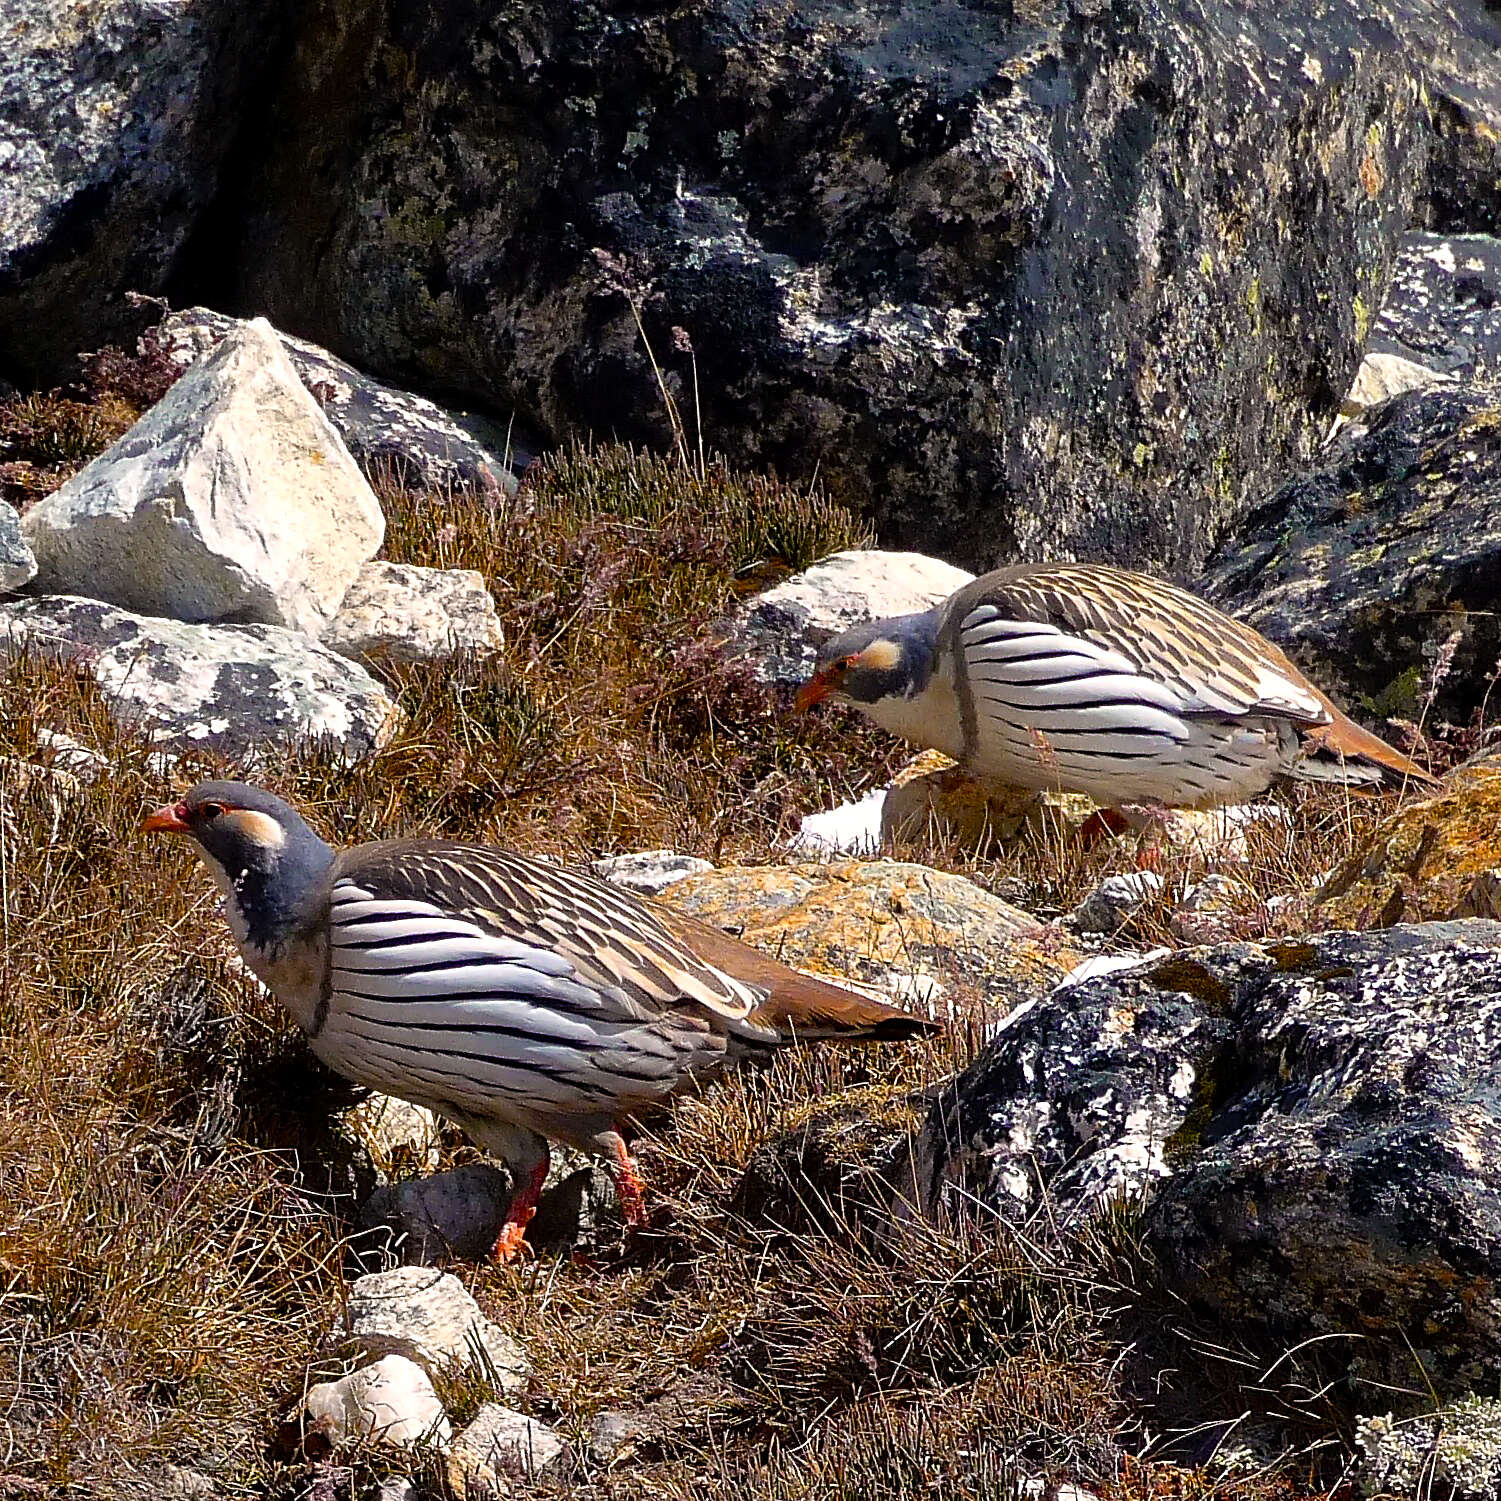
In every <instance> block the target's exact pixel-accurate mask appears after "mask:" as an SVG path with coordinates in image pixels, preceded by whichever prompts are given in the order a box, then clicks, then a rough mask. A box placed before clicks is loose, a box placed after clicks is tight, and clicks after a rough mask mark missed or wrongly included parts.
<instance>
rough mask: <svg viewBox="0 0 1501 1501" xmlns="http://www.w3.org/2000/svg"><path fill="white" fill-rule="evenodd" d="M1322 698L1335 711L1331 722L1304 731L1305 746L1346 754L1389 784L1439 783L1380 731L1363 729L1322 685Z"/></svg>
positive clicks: (1423, 786) (1424, 788)
mask: <svg viewBox="0 0 1501 1501" xmlns="http://www.w3.org/2000/svg"><path fill="white" fill-rule="evenodd" d="M1310 686H1311V685H1310ZM1314 692H1315V693H1318V696H1319V699H1320V701H1321V702H1322V703H1323V704H1324V707H1325V708H1327V709H1328V710H1329V712H1330V714H1331V715H1333V722H1332V723H1330V724H1321V725H1315V726H1314V727H1313V728H1311V729H1308V730H1305V731H1304V733H1303V745H1304V748H1305V750H1310V751H1314V752H1322V753H1323V754H1325V755H1327V756H1329V757H1330V758H1331V759H1332V760H1336V761H1337V760H1338V759H1339V758H1340V757H1343V758H1344V759H1345V760H1346V761H1349V762H1355V763H1357V764H1362V765H1365V766H1369V767H1372V768H1374V769H1375V770H1376V771H1377V772H1379V773H1380V776H1381V780H1382V782H1384V783H1385V784H1386V785H1387V786H1389V787H1401V786H1402V785H1403V784H1404V783H1405V784H1407V785H1409V786H1412V787H1414V788H1416V789H1417V790H1418V791H1420V792H1431V791H1433V790H1434V789H1436V788H1437V787H1438V786H1439V780H1438V778H1437V777H1435V776H1433V775H1431V774H1430V773H1429V772H1426V771H1424V770H1423V768H1422V767H1421V766H1419V765H1418V764H1417V762H1416V761H1413V760H1410V759H1409V758H1408V757H1407V756H1404V755H1403V754H1402V752H1401V751H1399V750H1394V749H1393V748H1392V747H1391V746H1389V745H1388V744H1387V743H1386V741H1384V740H1383V739H1381V737H1380V736H1379V735H1373V734H1371V732H1370V731H1369V730H1363V729H1361V727H1360V726H1359V725H1358V724H1356V723H1355V721H1354V720H1353V719H1351V718H1350V716H1349V715H1348V714H1346V713H1344V712H1343V711H1342V710H1340V709H1338V708H1336V707H1335V705H1334V704H1333V703H1331V702H1330V700H1329V699H1328V698H1326V697H1325V696H1324V695H1323V694H1322V693H1319V691H1318V689H1317V688H1315V689H1314Z"/></svg>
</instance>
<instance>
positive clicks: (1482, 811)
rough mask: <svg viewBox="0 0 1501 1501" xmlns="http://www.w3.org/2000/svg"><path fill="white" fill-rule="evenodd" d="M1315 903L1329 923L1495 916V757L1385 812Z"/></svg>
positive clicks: (1499, 885)
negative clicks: (1435, 791)
mask: <svg viewBox="0 0 1501 1501" xmlns="http://www.w3.org/2000/svg"><path fill="white" fill-rule="evenodd" d="M1317 902H1318V908H1317V916H1318V919H1319V923H1320V925H1321V926H1323V927H1331V928H1368V927H1371V926H1373V925H1379V926H1382V927H1389V926H1390V925H1391V924H1393V923H1399V922H1428V921H1431V920H1433V919H1436V918H1449V917H1501V757H1497V756H1489V757H1486V758H1484V759H1481V760H1478V761H1472V762H1471V763H1469V764H1468V765H1466V766H1462V767H1460V768H1459V770H1457V771H1455V772H1452V773H1451V774H1450V775H1449V777H1447V778H1446V780H1445V785H1444V790H1443V791H1442V792H1441V793H1440V794H1439V795H1438V796H1437V797H1432V798H1425V799H1424V800H1423V801H1421V802H1415V803H1412V804H1410V805H1408V806H1407V807H1404V808H1399V809H1398V810H1397V811H1396V812H1395V813H1391V814H1388V815H1387V817H1386V818H1384V819H1382V821H1381V822H1380V823H1378V824H1377V825H1376V827H1375V828H1374V829H1373V830H1372V831H1371V833H1370V835H1369V837H1368V838H1367V839H1366V840H1365V845H1364V848H1362V849H1359V850H1357V851H1356V852H1355V853H1354V854H1353V855H1351V856H1350V857H1349V858H1348V859H1346V860H1345V861H1344V862H1343V863H1341V864H1340V865H1339V866H1337V867H1336V868H1335V870H1334V871H1333V872H1332V873H1331V874H1330V875H1329V877H1328V879H1327V880H1325V882H1324V884H1323V886H1322V887H1320V888H1319V891H1318V893H1317Z"/></svg>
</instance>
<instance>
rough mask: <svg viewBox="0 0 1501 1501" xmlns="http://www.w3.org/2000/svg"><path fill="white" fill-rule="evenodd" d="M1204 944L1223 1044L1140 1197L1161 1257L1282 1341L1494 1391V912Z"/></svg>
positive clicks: (1499, 1182) (1497, 1197)
mask: <svg viewBox="0 0 1501 1501" xmlns="http://www.w3.org/2000/svg"><path fill="white" fill-rule="evenodd" d="M1193 953H1194V956H1195V957H1194V958H1192V959H1190V958H1188V957H1185V959H1184V960H1180V961H1179V963H1180V964H1189V963H1195V962H1196V963H1197V966H1198V967H1199V969H1200V971H1201V973H1200V974H1199V976H1198V977H1196V978H1192V977H1191V978H1192V983H1193V985H1194V987H1195V989H1196V990H1197V991H1198V993H1199V994H1200V995H1201V996H1202V997H1204V999H1203V1000H1202V1001H1201V1002H1200V1003H1199V1004H1200V1007H1201V1009H1202V1010H1204V1011H1205V1012H1206V1013H1208V1012H1211V1011H1212V1013H1214V1014H1216V1019H1215V1026H1216V1027H1217V1028H1223V1029H1224V1030H1225V1032H1226V1033H1227V1034H1228V1035H1227V1037H1226V1042H1227V1046H1225V1047H1224V1048H1223V1049H1222V1050H1221V1051H1220V1052H1219V1053H1218V1055H1217V1056H1216V1057H1215V1058H1213V1059H1212V1060H1210V1061H1208V1062H1207V1065H1206V1066H1204V1067H1202V1068H1201V1069H1200V1070H1199V1076H1198V1077H1197V1078H1196V1080H1195V1081H1194V1086H1193V1099H1194V1103H1195V1106H1196V1109H1195V1111H1194V1112H1193V1114H1191V1115H1188V1116H1186V1117H1185V1120H1184V1124H1183V1127H1182V1129H1181V1130H1180V1132H1179V1133H1178V1137H1177V1140H1176V1142H1175V1143H1174V1146H1175V1147H1176V1150H1177V1153H1178V1154H1179V1157H1178V1161H1179V1165H1178V1167H1177V1170H1176V1171H1175V1172H1174V1173H1173V1175H1172V1177H1171V1178H1169V1179H1168V1180H1167V1181H1166V1182H1165V1183H1164V1184H1163V1185H1162V1186H1161V1187H1160V1188H1159V1189H1158V1192H1157V1194H1156V1197H1155V1199H1154V1200H1153V1202H1152V1204H1151V1206H1150V1207H1149V1209H1148V1211H1147V1221H1146V1230H1147V1238H1148V1242H1149V1244H1150V1246H1151V1247H1152V1250H1153V1252H1154V1254H1155V1256H1156V1258H1157V1260H1158V1263H1159V1265H1160V1266H1161V1267H1162V1269H1163V1275H1164V1276H1165V1277H1166V1278H1167V1279H1168V1281H1169V1282H1170V1283H1171V1285H1172V1286H1173V1288H1174V1290H1175V1291H1176V1293H1177V1294H1178V1295H1179V1296H1182V1297H1185V1298H1187V1299H1188V1300H1189V1301H1190V1302H1191V1303H1194V1304H1197V1305H1198V1306H1200V1307H1201V1308H1206V1309H1209V1310H1212V1311H1213V1312H1215V1313H1216V1314H1218V1315H1219V1316H1220V1317H1222V1318H1223V1319H1225V1320H1226V1321H1228V1322H1229V1323H1231V1324H1232V1325H1235V1326H1238V1327H1240V1328H1241V1329H1242V1330H1247V1329H1252V1330H1256V1331H1259V1332H1260V1335H1261V1336H1262V1337H1263V1338H1265V1339H1267V1340H1269V1341H1270V1340H1276V1341H1284V1340H1305V1339H1307V1338H1308V1337H1309V1336H1310V1335H1316V1334H1325V1333H1330V1334H1337V1333H1349V1334H1354V1335H1358V1336H1361V1338H1359V1339H1358V1340H1357V1341H1355V1342H1353V1343H1351V1344H1349V1345H1348V1346H1343V1347H1341V1348H1339V1349H1333V1348H1331V1349H1330V1350H1329V1351H1328V1352H1326V1353H1327V1354H1328V1355H1329V1356H1330V1358H1331V1359H1332V1360H1333V1361H1334V1362H1335V1363H1336V1364H1337V1365H1343V1364H1345V1363H1352V1364H1353V1366H1354V1367H1355V1368H1356V1369H1358V1370H1359V1371H1360V1373H1361V1374H1362V1375H1363V1376H1364V1377H1366V1378H1367V1379H1371V1380H1376V1381H1381V1380H1386V1381H1389V1382H1391V1383H1392V1385H1393V1386H1394V1387H1398V1386H1401V1385H1403V1384H1404V1383H1405V1384H1406V1385H1407V1386H1408V1387H1412V1386H1413V1385H1414V1384H1415V1374H1416V1373H1415V1370H1414V1362H1415V1361H1416V1362H1418V1363H1420V1364H1421V1367H1422V1372H1423V1374H1422V1376H1421V1377H1416V1385H1417V1386H1418V1388H1419V1389H1423V1388H1424V1387H1426V1385H1427V1384H1428V1383H1430V1382H1431V1383H1432V1386H1433V1388H1434V1389H1436V1390H1437V1391H1438V1392H1439V1393H1440V1394H1441V1395H1448V1396H1458V1395H1461V1394H1463V1393H1464V1392H1466V1391H1469V1390H1487V1389H1490V1390H1493V1389H1494V1388H1495V1383H1496V1378H1497V1375H1498V1373H1501V1160H1498V1158H1497V1156H1496V1153H1495V1150H1494V1145H1495V1142H1496V1140H1497V1138H1498V1135H1501V1105H1498V1101H1501V924H1497V923H1494V922H1481V921H1467V922H1456V923H1428V924H1420V925H1415V926H1411V927H1399V928H1392V929H1389V930H1386V931H1383V932H1378V933H1363V934H1348V933H1329V934H1324V935H1320V936H1318V937H1315V938H1312V939H1309V940H1308V941H1306V942H1302V943H1292V944H1284V945H1280V946H1277V947H1273V948H1269V949H1263V950H1256V949H1240V948H1238V947H1237V946H1230V947H1228V948H1226V949H1221V950H1197V951H1193ZM1216 989H1217V991H1218V993H1217V994H1216ZM1422 1401H1423V1402H1424V1403H1426V1401H1427V1397H1426V1395H1425V1396H1424V1397H1423V1399H1422Z"/></svg>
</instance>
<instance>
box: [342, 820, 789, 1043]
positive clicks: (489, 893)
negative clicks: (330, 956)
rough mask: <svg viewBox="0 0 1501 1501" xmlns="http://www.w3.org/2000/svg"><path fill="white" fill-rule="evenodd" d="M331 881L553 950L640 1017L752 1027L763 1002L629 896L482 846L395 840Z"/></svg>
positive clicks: (346, 862)
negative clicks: (669, 1015)
mask: <svg viewBox="0 0 1501 1501" xmlns="http://www.w3.org/2000/svg"><path fill="white" fill-rule="evenodd" d="M334 876H335V879H345V878H347V879H349V880H352V881H355V882H357V883H358V884H360V885H362V886H365V887H367V888H369V889H371V890H373V891H374V892H375V893H376V894H377V895H379V896H382V897H394V898H407V899H412V900H416V901H422V902H429V903H431V904H433V905H434V906H437V907H440V908H442V909H443V910H445V911H448V912H452V913H454V914H455V915H456V916H458V917H462V918H464V919H466V920H468V921H470V922H473V923H475V924H477V925H478V926H480V927H483V928H485V929H487V930H488V931H490V932H493V933H496V934H498V935H499V936H501V937H505V938H512V939H516V940H518V941H520V942H522V943H529V944H534V945H536V946H538V947H540V948H549V949H554V950H556V951H557V952H558V953H560V954H562V955H563V956H564V957H565V958H566V959H567V960H568V961H569V962H570V963H572V964H573V965H574V966H575V968H576V969H577V970H578V972H579V974H580V975H581V976H582V977H583V978H584V979H585V980H586V981H587V982H588V983H589V984H591V985H594V986H597V987H605V988H609V987H615V988H618V989H619V990H620V991H621V992H623V994H624V995H625V996H626V997H627V998H628V999H629V1001H630V1003H632V1004H633V1005H634V1006H635V1007H636V1008H637V1009H638V1010H639V1012H640V1013H641V1014H642V1015H643V1017H645V1016H647V1015H648V1014H649V1013H652V1012H656V1013H661V1012H664V1011H667V1010H673V1011H678V1012H682V1010H683V1008H684V1007H693V1006H697V1007H700V1008H702V1010H703V1011H704V1012H706V1013H708V1014H709V1016H710V1017H712V1018H714V1020H715V1021H716V1022H717V1023H718V1024H720V1025H723V1024H725V1023H729V1024H731V1025H732V1026H739V1025H748V1026H751V1027H755V1026H757V1025H758V1024H757V1023H755V1022H752V1021H751V1020H750V1016H751V1013H752V1012H753V1011H754V1010H755V1009H756V1007H757V1006H759V1005H760V1004H761V1002H762V1001H763V999H764V996H763V994H762V992H761V991H760V990H759V989H756V988H755V987H754V986H752V985H750V984H747V983H744V982H740V981H738V980H736V979H735V978H734V977H729V978H727V977H726V976H725V975H724V974H722V973H720V972H719V971H718V970H717V969H715V968H713V967H711V965H710V964H708V963H705V962H704V960H702V959H701V958H699V957H697V956H696V955H695V954H694V953H693V952H692V951H691V950H690V949H689V948H687V947H685V945H684V944H683V943H682V942H681V941H680V940H679V939H678V938H677V937H676V936H675V935H674V934H673V933H672V932H671V931H670V930H669V929H668V928H667V927H666V926H665V925H664V924H663V922H662V920H661V917H660V914H659V913H658V912H657V911H656V910H654V909H653V908H650V907H647V906H646V905H645V904H644V903H643V902H642V901H640V900H639V899H638V898H637V897H635V896H633V895H631V893H630V892H626V891H621V890H620V889H619V888H618V887H615V886H610V885H607V884H606V883H605V882H603V881H600V880H597V879H596V878H595V877H593V876H591V875H585V874H584V873H582V872H580V871H574V870H568V869H565V868H564V867H562V866H558V865H550V864H545V863H544V862H542V861H540V860H529V859H527V858H526V857H525V856H524V855H516V854H512V853H511V852H510V851H508V850H502V849H497V848H495V847H493V846H491V845H479V844H454V843H449V842H447V841H444V840H428V839H398V840H386V841H383V842H381V843H379V844H365V845H360V846H359V847H358V848H356V849H352V850H349V851H348V852H347V853H345V854H344V855H342V856H340V858H339V860H338V862H337V864H336V866H335V871H334Z"/></svg>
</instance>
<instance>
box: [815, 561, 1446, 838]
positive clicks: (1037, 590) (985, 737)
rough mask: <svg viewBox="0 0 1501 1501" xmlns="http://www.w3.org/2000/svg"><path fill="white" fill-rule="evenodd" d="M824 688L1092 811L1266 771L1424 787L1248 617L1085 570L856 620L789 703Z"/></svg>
mask: <svg viewBox="0 0 1501 1501" xmlns="http://www.w3.org/2000/svg"><path fill="white" fill-rule="evenodd" d="M826 698H833V699H836V700H840V701H843V702H846V703H851V704H854V705H855V707H856V708H858V709H860V710H861V711H862V712H863V713H864V714H866V715H867V716H868V717H869V718H871V719H872V720H874V721H875V723H876V724H878V725H880V726H881V727H882V728H883V729H886V730H889V731H890V732H891V733H892V734H894V735H899V736H901V737H902V738H903V739H905V740H909V741H912V742H913V743H914V744H917V745H921V746H925V747H929V748H931V749H934V750H940V751H943V752H944V753H945V754H947V755H949V756H952V757H953V758H954V759H955V760H956V761H958V762H960V763H961V764H962V765H963V766H965V767H966V768H968V769H969V770H970V771H973V772H975V773H977V774H978V775H980V776H987V777H993V778H995V779H996V780H997V781H1001V782H1005V783H1008V784H1010V785H1011V786H1014V787H1024V788H1037V789H1057V790H1060V791H1064V792H1082V793H1084V794H1086V795H1087V796H1089V797H1092V798H1093V799H1094V800H1095V801H1096V802H1098V803H1100V804H1102V805H1104V806H1105V807H1107V808H1113V807H1120V806H1123V805H1130V804H1147V805H1155V806H1159V807H1170V808H1178V807H1182V808H1199V807H1208V806H1212V805H1214V804H1217V803H1227V802H1239V801H1242V800H1244V799H1245V798H1248V797H1252V796H1254V795H1255V794H1256V793H1259V792H1263V791H1265V790H1266V788H1267V787H1269V786H1270V785H1271V784H1272V783H1273V782H1275V781H1281V780H1290V781H1318V782H1334V783H1339V784H1342V785H1344V786H1349V787H1378V786H1388V787H1392V786H1405V785H1412V786H1414V787H1417V788H1420V789H1425V788H1431V787H1432V786H1433V785H1434V779H1433V778H1432V777H1431V776H1429V774H1428V773H1427V772H1425V771H1424V770H1423V769H1422V768H1421V767H1419V766H1418V765H1416V764H1415V763H1414V762H1413V761H1411V760H1409V759H1408V758H1407V757H1406V756H1404V755H1402V754H1401V752H1399V751H1397V750H1394V749H1393V748H1392V747H1391V746H1389V745H1387V744H1386V742H1385V741H1383V740H1380V739H1378V738H1377V737H1376V736H1375V735H1372V734H1370V733H1369V732H1368V731H1366V730H1363V729H1361V728H1360V726H1359V725H1357V724H1355V723H1354V722H1353V721H1352V720H1351V719H1350V718H1349V717H1348V716H1347V715H1345V714H1344V713H1342V712H1341V711H1340V710H1339V709H1338V708H1337V707H1336V706H1335V705H1334V704H1333V703H1332V702H1331V701H1330V699H1329V698H1328V697H1326V696H1325V695H1324V694H1323V693H1321V692H1320V691H1319V690H1318V689H1317V688H1316V687H1314V685H1313V684H1312V683H1310V682H1309V681H1308V679H1307V678H1306V677H1304V675H1303V674H1302V673H1301V672H1299V671H1298V669H1297V668H1296V667H1295V666H1294V665H1293V664H1292V662H1291V661H1290V660H1289V659H1288V658H1287V656H1286V655H1285V654H1284V653H1283V652H1282V651H1281V650H1280V649H1279V648H1277V647H1276V646H1274V645H1273V644H1272V643H1271V642H1270V641H1267V640H1266V639H1264V638H1263V637H1262V636H1260V635H1259V634H1258V633H1257V632H1255V631H1254V630H1252V629H1251V628H1250V627H1249V626H1246V625H1242V624H1241V623H1240V622H1239V621H1236V620H1232V619H1231V618H1230V617H1229V616H1228V615H1224V614H1221V613H1220V611H1218V610H1216V609H1214V608H1213V606H1211V605H1208V604H1206V603H1205V602H1204V601H1203V600H1201V599H1198V598H1196V597H1195V596H1194V595H1192V594H1189V593H1188V592H1186V591H1185V590H1183V589H1179V588H1176V587H1175V586H1174V585H1172V584H1168V583H1164V582H1163V581H1162V580H1160V579H1155V578H1151V577H1148V576H1147V575H1145V574H1140V573H1131V572H1128V571H1127V570H1125V569H1122V568H1111V567H1107V566H1105V565H1102V564H1092V563H1036V564H1024V565H1019V566H1017V567H1013V568H1001V569H997V570H996V571H995V572H994V573H989V574H986V575H985V576H984V577H983V578H978V579H975V580H974V581H973V582H972V583H969V584H966V585H965V586H964V587H963V588H962V589H960V590H959V591H958V592H957V593H955V594H953V595H951V596H950V597H949V598H948V599H946V600H945V601H943V603H941V604H939V605H936V606H935V607H934V608H933V609H931V610H927V611H924V612H922V613H919V614H914V615H900V616H895V617H893V618H890V619H885V620H872V621H869V622H867V623H866V624H864V625H860V626H856V627H855V628H854V629H853V630H850V631H847V632H845V633H844V634H843V635H840V636H837V637H835V638H834V639H833V640H832V641H830V642H829V643H828V644H827V645H826V646H825V647H824V648H823V649H822V651H821V652H820V654H819V660H818V664H817V667H816V669H815V671H814V673H813V675H812V676H811V677H810V678H809V679H808V681H807V682H806V683H804V684H803V686H802V687H801V689H799V691H798V695H797V700H796V702H797V706H798V707H799V708H800V709H807V708H810V707H812V705H814V704H816V703H818V702H820V701H821V700H823V699H826Z"/></svg>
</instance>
